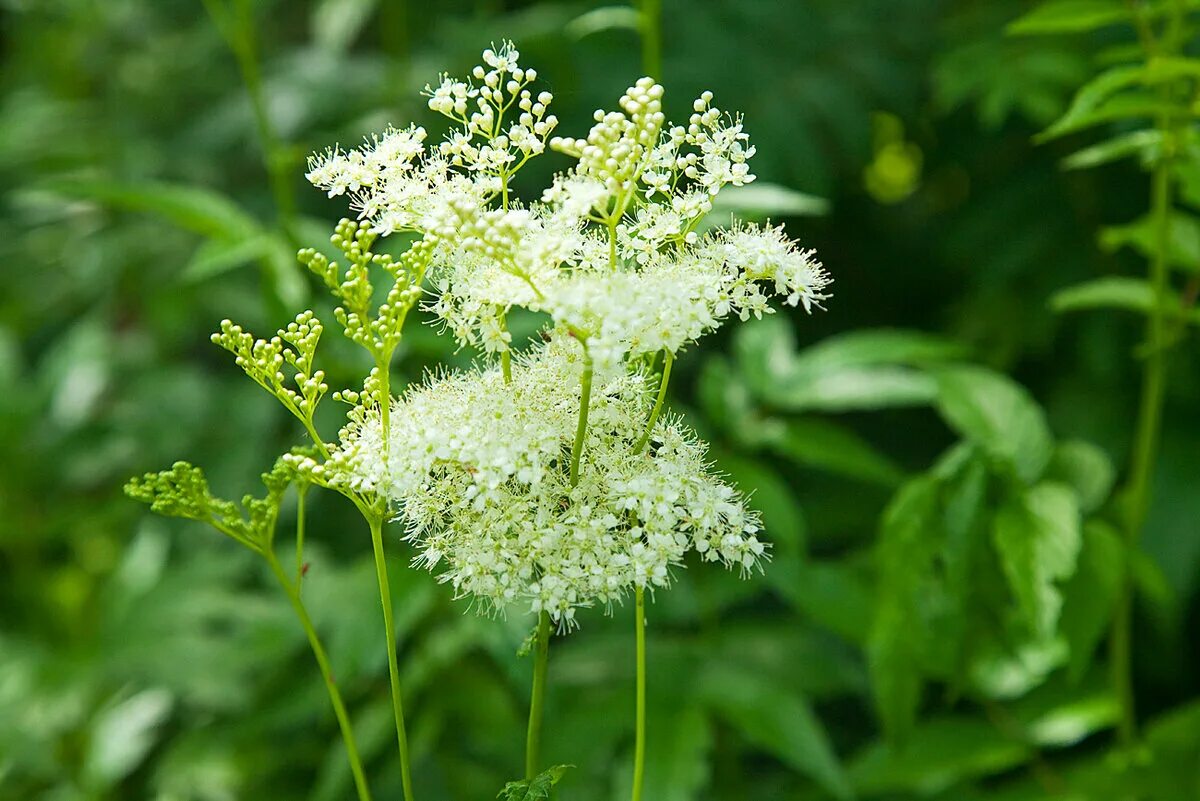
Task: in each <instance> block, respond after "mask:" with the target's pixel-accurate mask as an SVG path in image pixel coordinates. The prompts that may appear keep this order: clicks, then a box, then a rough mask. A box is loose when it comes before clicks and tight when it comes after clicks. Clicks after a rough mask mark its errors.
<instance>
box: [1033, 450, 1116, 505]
mask: <svg viewBox="0 0 1200 801" xmlns="http://www.w3.org/2000/svg"><path fill="white" fill-rule="evenodd" d="M1046 477H1047V478H1048V479H1050V480H1052V481H1061V482H1062V483H1064V484H1068V485H1070V486H1071V487H1073V488H1074V489H1075V494H1076V496H1077V497H1078V498H1079V507H1080V509H1081V510H1082V511H1084V512H1093V511H1095V510H1096V509H1099V508H1100V505H1101V504H1103V503H1104V502H1105V501H1106V500H1108V494H1109V492H1110V491H1111V490H1112V487H1113V482H1114V481H1115V480H1116V469H1115V468H1114V467H1113V464H1112V460H1111V459H1109V458H1108V454H1106V453H1105V452H1104V451H1102V450H1101V449H1100V448H1098V447H1096V446H1095V445H1093V444H1091V443H1090V442H1085V441H1083V440H1068V441H1066V442H1060V443H1059V444H1058V446H1057V447H1056V448H1055V449H1054V456H1053V458H1052V459H1051V460H1050V467H1049V468H1048V469H1047V473H1046Z"/></svg>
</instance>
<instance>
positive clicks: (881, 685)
mask: <svg viewBox="0 0 1200 801" xmlns="http://www.w3.org/2000/svg"><path fill="white" fill-rule="evenodd" d="M938 491H939V486H938V483H937V481H935V480H934V479H932V478H930V477H928V476H921V477H919V478H916V479H913V480H912V481H910V482H908V483H907V484H905V485H904V486H903V487H901V488H900V490H899V491H898V492H897V493H896V497H895V498H893V499H892V502H891V503H890V504H888V508H887V510H886V511H885V513H884V518H883V524H882V530H881V533H880V544H879V553H878V558H879V571H880V587H879V594H878V599H877V602H876V607H875V616H874V620H873V621H872V624H871V633H870V638H869V640H868V642H867V667H868V670H869V671H870V675H871V685H872V688H873V689H874V694H875V706H876V708H877V709H878V712H879V717H880V719H881V721H882V722H883V727H884V731H885V732H886V733H887V736H888V739H889V740H893V741H896V742H902V741H903V740H904V739H905V738H906V737H907V735H908V732H909V731H910V730H911V728H912V725H913V722H914V721H915V719H916V713H917V706H918V705H919V703H920V700H921V689H922V687H923V685H924V679H923V677H922V673H921V662H922V654H921V653H920V651H921V648H922V645H923V642H924V639H925V638H924V632H923V631H921V630H920V629H919V628H918V627H919V626H920V624H921V623H922V622H923V621H921V620H919V619H917V618H916V616H915V615H914V614H913V612H912V598H913V597H914V596H915V595H916V594H918V592H919V591H920V589H921V586H922V582H923V580H924V576H925V574H926V572H927V570H928V566H929V564H930V563H931V562H932V559H933V554H934V553H935V551H936V548H937V546H938V537H939V531H938V525H937V516H938V508H937V505H938Z"/></svg>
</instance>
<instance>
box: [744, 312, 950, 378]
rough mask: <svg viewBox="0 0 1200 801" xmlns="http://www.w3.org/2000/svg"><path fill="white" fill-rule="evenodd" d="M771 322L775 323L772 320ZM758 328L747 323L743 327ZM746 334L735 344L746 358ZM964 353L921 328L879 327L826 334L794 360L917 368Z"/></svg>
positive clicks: (815, 367) (814, 366) (816, 367)
mask: <svg viewBox="0 0 1200 801" xmlns="http://www.w3.org/2000/svg"><path fill="white" fill-rule="evenodd" d="M771 324H774V321H773V319H772V323H771ZM761 327H762V326H759V325H755V326H752V327H751V326H747V327H746V329H744V330H753V329H754V328H761ZM749 336H750V335H749V334H747V335H746V336H745V337H739V347H738V352H739V353H740V354H742V355H743V356H747V357H749V356H750V352H749V349H750V348H752V346H753V340H752V339H749V338H748V337H749ZM776 336H777V335H776ZM743 339H745V342H744V343H743V341H742V340H743ZM965 355H966V349H965V348H964V347H963V345H962V344H961V343H958V342H954V341H951V340H948V339H945V338H943V337H939V336H935V335H933V334H926V333H923V332H921V331H906V330H903V329H887V328H880V329H874V330H867V331H854V332H851V333H847V334H839V335H837V336H832V337H829V338H828V339H825V340H822V341H821V342H819V343H817V344H816V345H813V346H812V347H810V348H806V349H805V350H804V351H803V352H802V353H800V354H798V355H797V357H796V359H795V362H796V363H797V364H798V365H799V368H801V369H805V370H811V371H814V372H816V371H820V370H823V369H825V368H833V367H857V366H869V365H904V366H907V367H919V366H922V365H927V364H938V363H943V362H950V361H956V360H958V359H961V358H963V357H964V356H965ZM793 369H795V368H793Z"/></svg>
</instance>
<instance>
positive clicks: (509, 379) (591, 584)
mask: <svg viewBox="0 0 1200 801" xmlns="http://www.w3.org/2000/svg"><path fill="white" fill-rule="evenodd" d="M481 60H482V63H481V64H480V65H479V66H477V67H475V68H474V69H473V70H472V71H471V74H470V76H469V77H467V78H458V77H453V76H449V75H442V76H440V79H439V83H438V84H437V85H436V86H427V87H426V92H425V94H426V96H427V97H428V105H429V108H430V109H431V110H432V111H434V112H436V113H438V114H441V115H443V116H444V117H446V118H447V119H449V120H451V122H452V127H451V129H450V130H449V131H448V132H447V134H446V135H445V138H444V139H443V140H442V141H441V142H440V143H438V144H437V145H436V146H430V147H426V144H425V141H426V138H427V137H426V132H425V130H424V129H423V128H419V127H415V126H412V127H409V128H405V129H394V128H393V129H389V130H388V131H386V132H385V133H384V134H383V135H381V136H379V137H372V138H370V139H368V140H367V141H366V143H365V144H364V145H363V146H362V147H360V148H358V149H356V150H352V151H348V152H347V151H342V150H340V149H335V150H332V151H330V152H328V153H326V154H324V155H322V156H317V157H314V159H313V160H312V161H311V162H310V170H309V179H310V180H311V181H312V182H313V183H314V184H316V185H317V186H319V187H321V188H322V189H324V190H325V191H326V192H327V193H328V194H329V195H330V196H336V195H345V196H347V197H349V199H350V204H351V207H352V208H353V209H354V210H355V211H356V212H357V213H358V215H359V218H360V221H361V222H360V223H358V226H359V229H357V230H359V231H360V232H361V231H362V230H366V231H367V232H369V233H370V234H371V235H383V236H386V235H388V234H391V233H394V232H397V231H407V232H414V233H416V234H418V235H419V237H420V239H419V240H418V245H414V246H413V247H414V248H416V247H419V248H420V249H421V259H420V260H417V261H419V264H420V266H421V270H420V271H419V273H418V272H417V271H415V270H414V271H412V272H413V274H414V275H418V274H419V275H420V277H421V279H422V280H427V281H428V284H427V287H428V291H429V293H430V296H429V298H428V300H427V302H426V309H427V310H429V311H431V312H433V314H434V315H436V317H437V318H438V321H439V323H440V324H441V326H442V327H443V329H444V330H445V331H446V332H448V333H449V334H450V335H452V336H453V337H454V338H455V339H456V340H457V341H458V343H459V344H460V345H462V346H471V347H474V348H478V349H480V350H481V351H483V352H484V353H485V354H489V355H492V354H499V355H500V362H501V363H500V365H497V366H495V367H488V366H486V365H484V366H481V367H479V368H478V369H475V370H471V371H468V372H464V373H455V374H441V375H437V376H435V377H432V378H430V379H429V380H428V381H426V382H425V383H424V384H422V385H421V386H418V387H415V388H412V389H410V390H409V391H408V392H406V393H405V394H404V395H403V396H402V397H400V398H399V399H388V400H387V401H386V410H387V412H388V413H387V415H384V414H383V413H382V412H383V409H382V408H381V407H380V399H381V398H382V397H383V394H382V393H381V391H379V387H380V383H379V378H378V377H373V378H371V379H369V380H368V386H367V388H366V390H365V391H364V392H363V393H342V394H341V395H340V397H341V398H342V399H343V400H347V401H349V402H350V403H352V404H354V406H353V409H352V411H351V412H350V416H349V422H348V424H347V425H346V427H345V428H344V429H343V431H342V432H341V437H340V442H339V443H338V444H337V445H335V446H332V447H331V448H330V449H329V456H328V458H327V459H325V460H322V461H320V462H319V461H318V460H317V459H316V458H315V457H307V456H306V457H294V460H293V461H294V465H293V466H294V467H295V468H296V469H299V470H301V471H302V472H304V473H306V474H307V475H308V476H309V477H310V478H311V480H314V481H316V482H317V483H323V484H325V485H328V486H335V487H337V488H339V489H342V490H343V491H346V492H348V493H351V494H355V495H356V497H366V498H373V499H376V500H377V501H378V502H380V503H384V502H386V505H387V506H388V507H389V508H391V509H392V510H394V512H395V514H396V515H397V516H398V518H399V519H400V520H401V521H402V522H403V524H404V526H405V528H406V531H407V537H408V539H409V540H410V541H411V542H412V543H413V545H414V546H415V547H416V549H417V551H418V556H417V559H416V561H417V563H418V564H420V565H422V566H425V567H428V568H429V569H431V570H434V571H436V572H438V574H439V575H440V576H441V578H442V579H443V580H444V581H446V582H449V583H450V584H451V585H453V587H454V588H455V591H456V593H457V594H458V595H460V596H464V597H469V598H472V599H475V600H476V601H478V602H479V603H480V605H481V606H482V607H483V608H485V609H487V610H492V611H496V610H502V609H505V608H506V607H508V606H509V605H510V604H514V603H515V604H521V605H526V606H527V607H528V608H531V609H532V610H534V611H537V612H543V611H544V612H546V613H548V614H549V615H551V616H552V617H553V619H554V620H556V621H558V622H559V624H560V625H564V626H569V625H571V624H572V622H573V620H574V616H575V612H576V610H577V609H578V608H580V607H586V606H590V605H594V604H600V605H607V604H609V603H611V602H612V601H614V600H620V599H621V598H622V597H623V596H624V595H625V593H627V592H628V591H629V590H630V589H631V588H645V587H663V586H666V585H667V584H668V583H669V581H670V578H671V573H672V570H673V569H675V568H677V567H679V566H680V565H681V564H682V562H683V559H684V557H685V556H686V555H687V554H688V553H689V552H693V551H694V552H695V553H697V554H698V555H699V556H700V558H701V559H702V560H707V561H720V562H722V563H724V564H725V565H726V566H730V567H733V566H737V567H739V568H740V569H743V570H747V569H750V568H753V567H755V566H756V565H758V564H759V562H760V560H761V559H762V558H764V556H765V546H764V544H763V543H762V542H761V541H760V539H759V536H758V534H759V526H760V524H759V519H758V517H757V515H755V514H754V513H753V512H751V511H749V510H748V509H747V508H746V505H745V503H744V499H743V498H742V496H741V495H740V494H739V493H738V492H737V491H736V490H735V489H734V488H733V487H731V486H729V485H728V484H726V483H725V482H723V481H722V480H721V479H720V478H719V477H718V476H717V475H715V474H714V473H713V471H712V470H711V467H710V466H709V465H708V464H707V462H706V457H705V446H704V445H703V444H702V443H701V442H699V441H698V440H697V439H696V438H695V437H694V435H693V434H692V433H691V432H690V431H688V430H687V429H686V428H685V427H684V426H683V425H682V424H681V422H680V421H679V420H678V419H677V418H672V417H671V416H670V415H665V416H663V415H659V406H658V405H657V404H656V403H655V395H656V393H657V391H658V389H659V386H658V384H657V378H656V377H655V376H653V375H651V374H650V373H648V372H646V368H645V365H646V364H648V363H651V362H652V361H653V359H654V357H657V355H658V354H659V353H660V352H663V353H665V354H666V356H667V359H668V360H669V359H672V358H673V357H674V355H675V354H676V353H678V352H679V351H680V350H682V349H684V348H686V347H688V346H689V345H692V344H693V343H695V342H697V341H698V340H699V339H700V338H701V337H703V336H704V335H706V334H708V333H710V332H712V331H714V330H715V329H717V328H719V327H720V326H721V325H723V324H724V323H725V322H726V321H728V320H729V318H730V317H737V318H738V319H741V320H746V319H748V318H750V317H751V316H754V317H759V316H761V315H763V314H767V313H770V312H771V311H772V309H771V305H770V304H771V301H772V300H773V299H776V298H782V299H783V302H785V303H787V304H790V305H792V306H803V308H804V309H805V310H806V311H810V312H811V311H812V309H813V308H814V307H815V308H820V307H821V304H822V302H823V301H824V300H825V299H827V298H828V296H829V295H828V286H829V283H830V278H829V276H828V274H827V273H826V272H825V271H824V269H823V267H822V266H821V263H820V262H819V261H818V260H817V259H816V258H815V254H814V252H813V251H812V250H808V249H802V248H800V247H798V246H797V245H796V244H795V243H794V242H792V241H791V240H790V239H789V238H788V237H787V236H786V234H785V233H784V230H783V228H782V226H777V227H771V226H758V225H743V224H735V225H733V226H732V227H731V228H730V229H728V230H719V229H718V230H706V229H705V227H704V226H703V225H702V222H703V220H704V217H705V215H707V214H708V213H709V212H710V211H712V209H713V201H714V198H715V197H716V196H717V194H718V193H719V192H720V191H721V190H722V189H723V188H724V187H727V186H744V185H745V184H748V183H750V182H752V181H753V180H754V175H753V173H751V172H750V166H749V161H750V159H751V158H752V157H753V156H754V153H755V148H754V146H753V145H751V144H750V141H749V137H748V135H747V133H746V131H745V130H744V126H743V122H742V119H741V117H740V116H738V115H730V114H726V113H724V112H722V111H721V110H719V109H718V108H716V107H714V106H713V95H712V93H711V92H705V93H703V94H702V95H701V96H700V97H699V98H698V99H697V100H696V101H695V102H694V103H693V105H692V113H691V114H690V116H689V117H688V119H687V122H686V124H683V125H675V124H671V123H669V122H668V121H667V119H666V117H665V115H664V113H663V103H662V100H663V94H664V92H663V87H662V86H660V85H659V84H658V83H656V82H655V81H654V80H653V79H651V78H642V79H640V80H638V81H637V82H636V83H635V84H634V85H633V86H631V87H629V88H628V89H627V90H626V91H625V93H624V94H623V95H622V96H621V97H620V98H619V100H618V102H617V110H615V111H604V110H598V111H596V112H595V114H594V116H593V121H594V124H593V125H592V126H591V128H590V130H589V131H588V132H587V134H586V135H585V136H584V137H582V138H570V137H552V136H551V135H552V133H553V132H554V131H555V129H556V127H557V124H558V121H557V119H556V118H555V117H554V115H553V114H551V113H550V112H549V107H550V104H551V102H552V100H553V98H552V96H551V95H550V93H548V92H545V91H537V90H535V89H534V88H532V84H533V82H534V81H535V80H536V79H537V73H536V71H534V70H531V69H525V68H523V67H522V66H521V65H520V53H519V52H518V51H517V49H516V47H515V46H513V45H512V43H511V42H505V43H502V44H501V45H500V46H499V47H493V48H491V49H488V50H486V51H484V53H483V56H482V59H481ZM548 148H549V149H554V150H557V151H559V152H561V153H564V154H566V155H568V156H570V157H572V158H573V159H574V160H575V163H574V165H573V166H572V167H571V168H570V169H567V170H565V171H563V172H560V173H559V174H557V175H556V176H555V177H554V178H553V180H552V181H551V183H550V185H549V186H548V187H547V188H545V189H544V191H543V192H542V193H541V194H540V196H538V198H537V199H536V200H535V201H534V202H531V203H523V202H521V201H520V200H518V199H516V198H514V197H511V196H510V192H509V182H510V179H511V178H512V176H513V175H514V174H515V173H516V172H517V171H518V170H519V169H521V168H522V167H523V166H524V165H525V164H526V163H527V162H528V161H529V160H530V159H532V158H535V157H537V156H539V155H541V154H542V153H544V151H546V150H547V149H548ZM312 258H313V259H314V260H316V259H318V257H317V256H312ZM426 266H428V271H427V272H426V270H425V267H426ZM363 269H365V268H363ZM322 274H323V273H322ZM419 283H420V282H419V281H415V282H414V283H413V285H412V286H409V285H407V284H406V285H405V292H413V291H416V287H417V286H418V285H419ZM405 297H410V296H409V295H406V296H405ZM514 308H523V309H528V310H530V311H533V312H538V313H542V314H544V315H546V317H547V319H548V320H549V325H548V327H547V330H546V331H544V332H543V337H544V339H545V341H546V342H548V343H549V344H545V343H541V344H539V345H538V346H537V347H535V348H534V349H533V350H532V351H531V352H529V353H526V354H525V355H520V354H518V355H516V356H513V355H512V352H513V348H514V343H513V341H512V335H511V334H510V333H509V331H508V327H507V317H508V315H509V313H510V312H511V311H512V310H513V309H514ZM669 363H670V362H669V361H668V362H667V364H668V365H669ZM660 399H661V397H660ZM589 401H590V402H589ZM652 407H653V410H652ZM384 419H387V421H388V423H387V430H386V431H385V430H384V423H383V421H384ZM580 432H582V436H581V435H580Z"/></svg>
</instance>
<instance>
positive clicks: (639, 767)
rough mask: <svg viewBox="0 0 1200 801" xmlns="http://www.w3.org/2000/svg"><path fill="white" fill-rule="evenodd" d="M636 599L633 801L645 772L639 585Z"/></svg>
mask: <svg viewBox="0 0 1200 801" xmlns="http://www.w3.org/2000/svg"><path fill="white" fill-rule="evenodd" d="M633 594H634V598H635V599H636V606H637V611H636V613H635V614H636V621H635V623H636V626H637V701H636V706H637V722H636V724H635V728H634V741H633V795H632V796H631V797H632V800H633V801H641V799H642V781H643V778H644V776H645V773H646V598H645V591H644V590H643V589H642V588H641V587H635V588H634V590H633Z"/></svg>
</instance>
